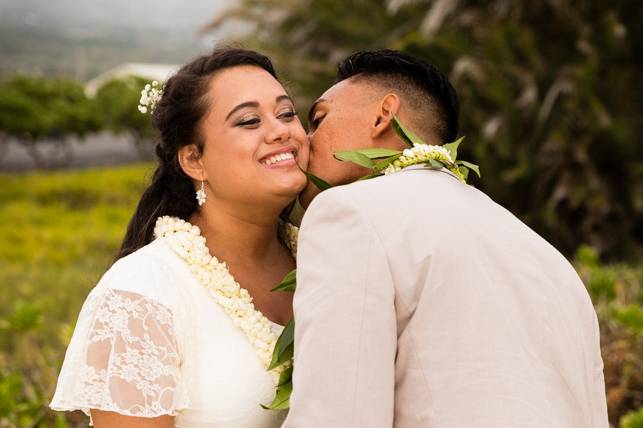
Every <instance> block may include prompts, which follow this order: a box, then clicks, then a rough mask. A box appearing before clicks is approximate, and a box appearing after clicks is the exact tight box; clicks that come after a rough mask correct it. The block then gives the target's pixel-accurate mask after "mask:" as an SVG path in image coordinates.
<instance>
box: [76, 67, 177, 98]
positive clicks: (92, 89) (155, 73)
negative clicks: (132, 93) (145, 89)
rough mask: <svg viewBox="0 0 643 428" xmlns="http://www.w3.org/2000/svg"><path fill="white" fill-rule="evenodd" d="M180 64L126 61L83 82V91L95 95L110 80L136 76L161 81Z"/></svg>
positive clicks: (91, 95)
mask: <svg viewBox="0 0 643 428" xmlns="http://www.w3.org/2000/svg"><path fill="white" fill-rule="evenodd" d="M179 68H180V65H177V64H146V63H137V62H128V63H124V64H121V65H119V66H116V67H114V68H112V69H109V70H107V71H105V72H104V73H101V74H99V75H98V76H96V77H94V78H93V79H91V80H90V81H89V82H87V83H86V84H85V93H86V94H87V96H89V97H93V96H94V95H96V92H97V91H98V89H99V88H100V87H101V86H102V85H103V84H105V83H107V82H109V81H110V80H114V79H119V78H124V77H129V76H138V77H143V78H147V79H150V80H158V81H159V82H163V81H165V80H167V79H168V78H169V77H170V76H171V75H172V74H174V73H175V72H176V71H177V70H178V69H179Z"/></svg>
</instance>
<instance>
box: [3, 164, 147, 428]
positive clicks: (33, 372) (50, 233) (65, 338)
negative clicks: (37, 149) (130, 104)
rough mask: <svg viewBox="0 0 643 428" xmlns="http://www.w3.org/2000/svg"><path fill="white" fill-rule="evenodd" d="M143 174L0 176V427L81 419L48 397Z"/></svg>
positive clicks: (135, 170) (81, 422)
mask: <svg viewBox="0 0 643 428" xmlns="http://www.w3.org/2000/svg"><path fill="white" fill-rule="evenodd" d="M151 172H152V167H151V165H141V166H129V167H126V168H117V169H113V170H99V169H97V170H86V171H76V172H61V173H33V174H28V175H20V176H9V175H0V236H2V239H1V240H0V285H1V288H2V299H0V427H3V428H4V427H14V426H15V427H35V426H38V427H65V426H87V418H86V417H85V416H84V415H82V413H80V412H75V413H70V414H64V413H59V414H56V413H55V412H52V411H50V410H49V409H48V408H47V405H48V403H49V401H50V400H51V397H52V396H53V392H54V389H55V385H56V378H57V376H58V370H59V369H60V366H61V364H62V360H63V357H64V352H65V349H66V347H67V344H68V343H69V340H70V338H71V334H72V332H73V328H74V324H75V322H76V318H77V316H78V312H79V310H80V306H81V305H82V303H83V301H84V299H85V297H86V296H87V294H88V292H89V290H90V289H91V288H92V287H93V286H94V285H95V284H96V282H97V281H98V279H99V278H100V276H101V275H102V273H103V272H104V271H105V270H106V268H107V267H108V266H109V265H110V263H111V261H112V259H113V257H114V256H115V254H116V251H117V249H118V246H119V244H120V241H121V239H122V237H123V234H124V230H125V226H126V224H127V222H128V220H129V218H130V216H131V214H132V212H133V210H134V207H135V205H136V203H137V202H138V199H139V197H140V195H141V193H142V191H143V188H144V186H145V185H146V184H147V181H148V180H149V177H148V176H147V175H148V174H151Z"/></svg>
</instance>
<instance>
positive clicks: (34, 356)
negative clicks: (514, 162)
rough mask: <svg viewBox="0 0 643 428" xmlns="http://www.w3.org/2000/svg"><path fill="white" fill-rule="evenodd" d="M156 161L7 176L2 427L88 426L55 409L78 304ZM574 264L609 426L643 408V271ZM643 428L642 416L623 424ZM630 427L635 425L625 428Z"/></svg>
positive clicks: (0, 331)
mask: <svg viewBox="0 0 643 428" xmlns="http://www.w3.org/2000/svg"><path fill="white" fill-rule="evenodd" d="M152 171H153V165H151V164H141V165H133V166H125V167H118V168H110V169H90V170H77V171H67V172H49V173H46V172H36V173H29V174H24V175H0V290H1V293H2V294H1V298H0V345H1V348H0V428H4V427H14V426H17V427H52V426H53V427H67V426H70V427H80V426H87V418H86V417H85V416H84V415H82V414H81V413H80V412H74V413H67V414H62V413H59V414H57V413H55V412H52V411H50V410H49V409H48V408H47V405H48V403H49V400H50V399H51V397H52V395H53V392H54V389H55V385H56V378H57V375H58V370H59V369H60V365H61V364H62V360H63V357H64V353H65V349H66V347H67V343H68V341H69V339H70V337H71V333H72V331H73V328H74V324H75V322H76V318H77V316H78V312H79V310H80V307H81V305H82V303H83V301H84V299H85V297H86V296H87V293H88V292H89V290H90V289H91V288H92V287H93V286H94V285H95V284H96V282H97V281H98V279H99V278H100V276H101V275H102V273H103V272H104V271H105V270H106V269H107V268H108V267H109V266H110V264H111V262H112V260H113V258H114V256H115V254H116V251H117V249H118V246H119V244H120V241H121V239H122V237H123V234H124V232H125V228H126V225H127V222H128V220H129V218H130V216H131V214H132V212H133V210H134V208H135V206H136V203H137V201H138V199H139V197H140V195H141V193H142V191H143V189H144V187H145V186H146V184H147V183H148V182H149V178H150V176H151V173H152ZM574 264H575V266H576V268H577V270H578V272H579V274H580V275H581V277H582V278H583V281H584V282H585V284H586V285H587V287H588V290H589V292H590V295H591V296H592V299H593V301H594V304H595V307H596V310H597V313H598V316H599V320H600V323H601V336H602V348H603V349H602V350H603V358H604V360H605V379H606V384H607V397H608V405H609V409H610V415H611V420H613V421H618V420H619V419H620V417H621V415H625V414H627V413H628V412H630V411H632V410H634V409H638V408H640V407H641V406H642V405H643V404H642V403H643V370H642V368H643V340H642V338H643V310H642V309H641V308H642V306H643V292H642V290H641V284H643V268H641V267H640V266H631V265H625V264H612V265H607V266H605V265H601V264H600V262H599V259H598V255H597V253H596V251H595V250H593V249H592V248H590V247H586V246H585V247H581V249H580V250H579V251H578V253H577V255H576V258H575V260H574ZM623 420H624V425H622V426H627V427H640V426H641V425H639V424H640V421H641V420H642V419H641V412H640V411H639V413H638V414H632V415H631V416H629V418H628V419H623ZM625 424H627V425H625Z"/></svg>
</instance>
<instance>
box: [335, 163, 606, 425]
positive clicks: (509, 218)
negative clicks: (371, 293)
mask: <svg viewBox="0 0 643 428" xmlns="http://www.w3.org/2000/svg"><path fill="white" fill-rule="evenodd" d="M335 191H338V192H342V193H344V196H345V197H346V196H347V197H349V198H350V199H352V200H353V201H354V202H355V205H356V206H357V207H359V210H362V211H363V212H364V215H365V217H366V218H368V219H369V220H370V221H371V223H372V227H373V229H374V231H375V233H376V234H377V235H378V237H379V240H380V241H381V243H382V245H383V247H384V252H385V253H386V256H387V259H388V260H387V261H386V262H387V263H388V265H389V269H390V273H391V278H392V281H393V287H394V288H395V291H394V292H395V312H396V317H397V337H398V343H397V356H396V373H395V426H396V427H398V428H399V427H402V428H405V427H419V426H437V427H441V428H448V427H465V426H466V427H469V426H476V427H491V426H494V427H499V426H507V427H579V428H581V427H582V428H588V427H606V426H607V415H606V407H605V396H604V383H603V373H602V360H601V356H600V349H599V342H598V341H599V333H598V325H597V321H596V316H595V313H594V310H593V307H592V304H591V301H590V299H589V296H588V295H587V292H586V290H585V288H584V286H583V284H582V282H581V281H580V279H579V278H578V276H577V274H576V273H575V271H574V269H573V268H572V267H571V266H570V264H569V263H568V262H567V260H566V259H565V258H564V257H563V256H562V255H561V254H560V253H559V252H558V251H556V250H555V249H554V248H553V247H552V246H551V245H549V244H548V243H547V242H546V241H545V240H543V239H542V238H541V237H539V236H538V235H537V234H536V233H534V232H533V231H532V230H531V229H529V228H528V227H527V226H525V225H524V224H523V223H522V222H520V221H519V220H518V219H517V218H515V217H514V216H513V215H512V214H511V213H509V212H508V211H507V210H505V209H504V208H502V207H501V206H499V205H498V204H496V203H494V202H493V201H492V200H491V199H489V198H488V197H487V196H486V195H484V194H483V193H481V192H479V191H478V190H476V189H475V188H473V187H471V186H467V185H464V184H462V183H460V182H459V181H458V180H457V179H455V178H454V177H453V176H451V175H449V174H448V173H446V172H438V171H428V170H423V169H416V170H405V171H403V172H400V173H397V174H394V175H391V176H387V177H383V178H379V179H376V180H370V181H365V182H358V183H354V184H352V185H349V186H345V187H343V188H340V189H336V190H335ZM383 262H384V261H383Z"/></svg>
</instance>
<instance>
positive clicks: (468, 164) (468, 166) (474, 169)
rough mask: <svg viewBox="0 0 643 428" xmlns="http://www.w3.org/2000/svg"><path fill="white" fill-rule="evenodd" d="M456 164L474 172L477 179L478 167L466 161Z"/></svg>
mask: <svg viewBox="0 0 643 428" xmlns="http://www.w3.org/2000/svg"><path fill="white" fill-rule="evenodd" d="M456 164H457V165H462V166H465V167H467V168H469V169H470V170H471V171H473V172H475V173H476V174H477V175H478V177H480V167H479V166H478V165H475V164H472V163H471V162H467V161H457V162H456Z"/></svg>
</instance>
